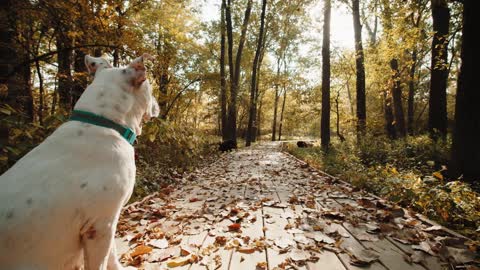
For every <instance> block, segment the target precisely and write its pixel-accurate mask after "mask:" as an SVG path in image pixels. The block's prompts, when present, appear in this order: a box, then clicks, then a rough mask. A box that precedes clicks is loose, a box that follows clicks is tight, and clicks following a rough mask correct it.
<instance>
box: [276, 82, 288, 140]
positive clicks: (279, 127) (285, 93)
mask: <svg viewBox="0 0 480 270" xmlns="http://www.w3.org/2000/svg"><path fill="white" fill-rule="evenodd" d="M286 100H287V88H286V87H285V84H284V85H283V101H282V111H281V112H280V124H279V125H278V140H279V141H280V140H282V127H283V113H284V112H285V101H286Z"/></svg>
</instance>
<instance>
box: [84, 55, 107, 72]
mask: <svg viewBox="0 0 480 270" xmlns="http://www.w3.org/2000/svg"><path fill="white" fill-rule="evenodd" d="M85 66H86V67H87V70H88V73H89V74H90V75H95V73H96V72H97V71H100V70H102V69H104V68H111V67H112V65H110V63H109V62H108V61H107V60H106V59H104V58H101V57H92V56H90V55H86V56H85Z"/></svg>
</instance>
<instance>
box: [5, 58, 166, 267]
mask: <svg viewBox="0 0 480 270" xmlns="http://www.w3.org/2000/svg"><path fill="white" fill-rule="evenodd" d="M92 59H93V60H92ZM96 60H98V59H97V58H92V57H88V56H87V57H86V65H87V67H89V71H90V73H92V74H95V79H94V81H93V83H92V84H91V85H90V86H89V87H88V88H87V89H86V90H85V93H84V94H83V95H82V96H81V97H80V99H79V101H78V102H77V104H76V106H75V109H78V110H85V111H89V112H92V113H96V114H99V115H102V116H104V117H107V118H109V119H112V120H114V121H116V122H118V123H120V124H123V125H126V126H129V127H130V128H132V129H133V130H134V131H135V132H136V133H137V134H138V135H139V134H140V133H141V124H142V119H149V118H150V117H156V116H158V113H159V112H158V104H157V102H156V101H155V99H154V98H153V96H152V92H151V87H150V85H149V84H148V81H146V78H145V69H144V66H143V57H140V58H137V59H136V60H135V61H134V62H132V63H131V64H130V66H128V67H127V68H108V67H107V68H103V67H102V68H101V69H98V68H97V69H95V70H93V69H92V64H91V63H92V61H96ZM103 61H104V60H103ZM107 63H108V62H107ZM94 66H97V65H94ZM123 71H125V72H123ZM134 181H135V162H134V149H133V147H132V146H131V145H130V144H129V143H128V142H127V141H126V140H125V139H124V138H122V137H121V136H120V135H119V134H118V132H117V131H114V130H112V129H108V128H103V127H99V126H95V125H91V124H87V123H81V122H77V121H70V122H66V123H65V124H63V125H61V126H60V127H59V128H58V129H57V130H56V131H55V132H54V133H53V134H52V135H50V136H49V137H48V138H47V139H46V140H45V141H44V142H43V143H41V144H40V145H39V146H37V147H36V148H34V149H33V150H32V151H31V152H30V153H28V154H27V155H26V156H25V157H23V158H22V159H21V160H19V161H18V162H17V163H16V164H15V165H14V166H13V167H12V168H11V169H10V170H8V171H7V172H6V173H5V174H3V175H2V176H0V269H1V270H3V269H9V270H16V269H18V270H20V269H21V270H57V269H58V270H70V269H86V270H93V269H94V270H97V269H101V270H104V269H109V270H116V269H121V266H120V264H119V262H118V259H117V257H116V255H115V254H116V253H115V245H114V241H113V239H114V234H115V228H116V224H117V220H118V216H119V214H120V209H121V207H122V206H123V204H124V203H126V202H127V201H128V199H129V197H130V195H131V192H132V191H133V185H134Z"/></svg>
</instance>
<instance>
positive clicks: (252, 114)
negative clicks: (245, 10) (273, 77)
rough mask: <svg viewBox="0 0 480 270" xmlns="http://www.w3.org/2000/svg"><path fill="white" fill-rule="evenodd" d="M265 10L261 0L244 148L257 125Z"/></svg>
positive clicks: (265, 2) (263, 1)
mask: <svg viewBox="0 0 480 270" xmlns="http://www.w3.org/2000/svg"><path fill="white" fill-rule="evenodd" d="M266 9H267V0H262V13H261V15H260V30H259V31H258V40H257V49H256V50H255V57H254V59H253V66H252V80H251V84H250V108H249V115H248V127H247V140H246V146H250V144H251V143H252V141H253V137H254V134H255V132H256V131H255V130H256V127H257V124H256V123H255V120H256V119H255V118H256V114H257V100H258V93H257V79H258V78H257V72H258V70H259V69H260V66H259V63H260V54H261V53H262V46H263V38H264V34H263V32H264V30H265V13H266Z"/></svg>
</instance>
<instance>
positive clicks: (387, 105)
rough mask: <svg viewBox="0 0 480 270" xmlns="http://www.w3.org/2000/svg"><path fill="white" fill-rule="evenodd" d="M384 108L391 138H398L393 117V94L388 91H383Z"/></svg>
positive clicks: (387, 129)
mask: <svg viewBox="0 0 480 270" xmlns="http://www.w3.org/2000/svg"><path fill="white" fill-rule="evenodd" d="M383 99H384V109H385V130H386V132H387V136H388V137H389V138H390V139H396V138H397V132H396V131H395V124H394V119H393V109H392V96H391V94H389V93H388V91H383Z"/></svg>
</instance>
